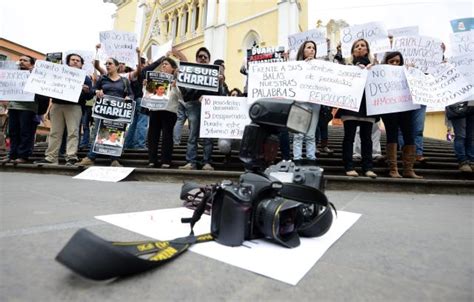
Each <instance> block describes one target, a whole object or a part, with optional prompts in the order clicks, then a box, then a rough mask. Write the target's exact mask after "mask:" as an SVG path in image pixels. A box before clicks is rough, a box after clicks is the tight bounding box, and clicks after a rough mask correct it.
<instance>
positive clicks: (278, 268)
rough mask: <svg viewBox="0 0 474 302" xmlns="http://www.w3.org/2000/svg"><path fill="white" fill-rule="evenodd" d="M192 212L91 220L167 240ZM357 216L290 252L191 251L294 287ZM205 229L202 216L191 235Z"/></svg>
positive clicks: (253, 246) (251, 248) (206, 247)
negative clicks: (182, 220) (98, 220)
mask: <svg viewBox="0 0 474 302" xmlns="http://www.w3.org/2000/svg"><path fill="white" fill-rule="evenodd" d="M192 213H193V211H191V210H189V209H186V208H175V209H165V210H155V211H146V212H136V213H124V214H114V215H104V216H96V217H95V218H97V219H100V220H102V221H105V222H108V223H111V224H113V225H116V226H119V227H121V228H124V229H127V230H130V231H132V232H136V233H139V234H142V235H144V236H148V237H151V238H155V239H157V240H168V239H174V238H178V237H184V236H186V235H188V234H189V224H183V223H181V218H183V217H191V216H192ZM360 216H361V215H360V214H356V213H350V212H344V211H339V212H338V214H337V218H335V219H334V221H333V224H332V226H331V228H330V230H329V231H328V232H327V233H326V234H325V235H324V236H322V237H320V238H302V239H301V245H300V246H299V247H297V248H294V249H288V248H285V247H282V246H280V245H278V244H276V243H272V242H270V241H266V240H263V239H259V240H252V241H246V242H244V245H242V246H239V247H228V246H224V245H221V244H218V243H217V242H207V243H200V244H196V245H194V246H192V247H191V251H193V252H195V253H198V254H201V255H203V256H207V257H210V258H213V259H216V260H219V261H222V262H225V263H228V264H231V265H235V266H237V267H240V268H244V269H247V270H249V271H252V272H255V273H258V274H261V275H264V276H267V277H270V278H273V279H276V280H279V281H282V282H285V283H289V284H292V285H296V284H297V283H298V282H299V281H300V280H301V279H302V278H303V277H304V275H305V274H306V273H307V272H308V271H309V270H310V269H311V267H313V265H314V264H315V263H316V262H317V261H318V260H319V259H320V258H321V256H322V255H323V254H324V253H325V252H326V251H327V250H328V249H329V247H330V246H331V245H332V244H333V243H334V242H336V240H337V239H339V237H341V236H342V234H344V233H345V232H346V231H347V230H348V229H349V228H350V227H351V226H352V225H353V224H354V223H355V222H356V221H357V220H358V219H359V217H360ZM209 230H210V217H209V216H207V215H203V217H202V218H201V220H200V221H199V222H198V223H197V224H196V226H195V227H194V233H195V234H204V233H208V232H209Z"/></svg>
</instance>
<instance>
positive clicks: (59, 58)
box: [46, 52, 63, 64]
mask: <svg viewBox="0 0 474 302" xmlns="http://www.w3.org/2000/svg"><path fill="white" fill-rule="evenodd" d="M46 62H51V63H55V64H62V63H63V53H62V52H50V53H47V54H46Z"/></svg>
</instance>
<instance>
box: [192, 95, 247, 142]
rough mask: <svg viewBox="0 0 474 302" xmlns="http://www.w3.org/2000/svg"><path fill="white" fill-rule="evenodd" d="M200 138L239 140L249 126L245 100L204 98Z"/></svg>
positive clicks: (217, 97) (220, 97)
mask: <svg viewBox="0 0 474 302" xmlns="http://www.w3.org/2000/svg"><path fill="white" fill-rule="evenodd" d="M201 104H202V106H201V127H200V134H199V136H200V137H209V138H234V139H241V138H242V135H243V134H244V128H245V126H246V125H248V124H250V118H249V113H248V112H249V106H248V104H247V98H240V97H225V96H208V95H206V96H204V97H203V100H202V102H201Z"/></svg>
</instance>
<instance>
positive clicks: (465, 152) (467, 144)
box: [451, 115, 474, 164]
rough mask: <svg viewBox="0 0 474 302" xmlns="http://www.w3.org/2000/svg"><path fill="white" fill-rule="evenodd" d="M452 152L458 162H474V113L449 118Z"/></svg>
mask: <svg viewBox="0 0 474 302" xmlns="http://www.w3.org/2000/svg"><path fill="white" fill-rule="evenodd" d="M451 123H452V125H453V129H454V153H455V154H456V158H457V159H458V162H459V163H469V162H470V163H471V164H472V163H474V115H471V116H468V117H465V118H459V119H453V120H451Z"/></svg>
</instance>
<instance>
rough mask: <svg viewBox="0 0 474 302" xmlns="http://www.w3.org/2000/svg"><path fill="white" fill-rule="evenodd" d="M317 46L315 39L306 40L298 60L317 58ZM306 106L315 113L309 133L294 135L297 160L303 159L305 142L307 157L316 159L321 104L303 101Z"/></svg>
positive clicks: (297, 55)
mask: <svg viewBox="0 0 474 302" xmlns="http://www.w3.org/2000/svg"><path fill="white" fill-rule="evenodd" d="M316 53H317V46H316V43H315V42H314V41H305V42H304V43H303V44H301V46H300V48H299V49H298V52H297V53H296V60H297V61H303V60H304V61H309V60H314V59H316ZM301 105H302V106H303V107H305V108H308V109H311V110H312V111H313V114H312V116H311V126H310V127H309V129H308V133H305V134H303V133H295V134H294V136H293V160H294V161H295V162H297V161H301V157H302V153H303V142H304V143H305V144H306V158H307V159H308V160H310V161H315V160H316V139H315V134H316V126H317V125H318V119H319V109H320V108H321V105H319V104H314V103H306V102H305V103H301Z"/></svg>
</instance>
